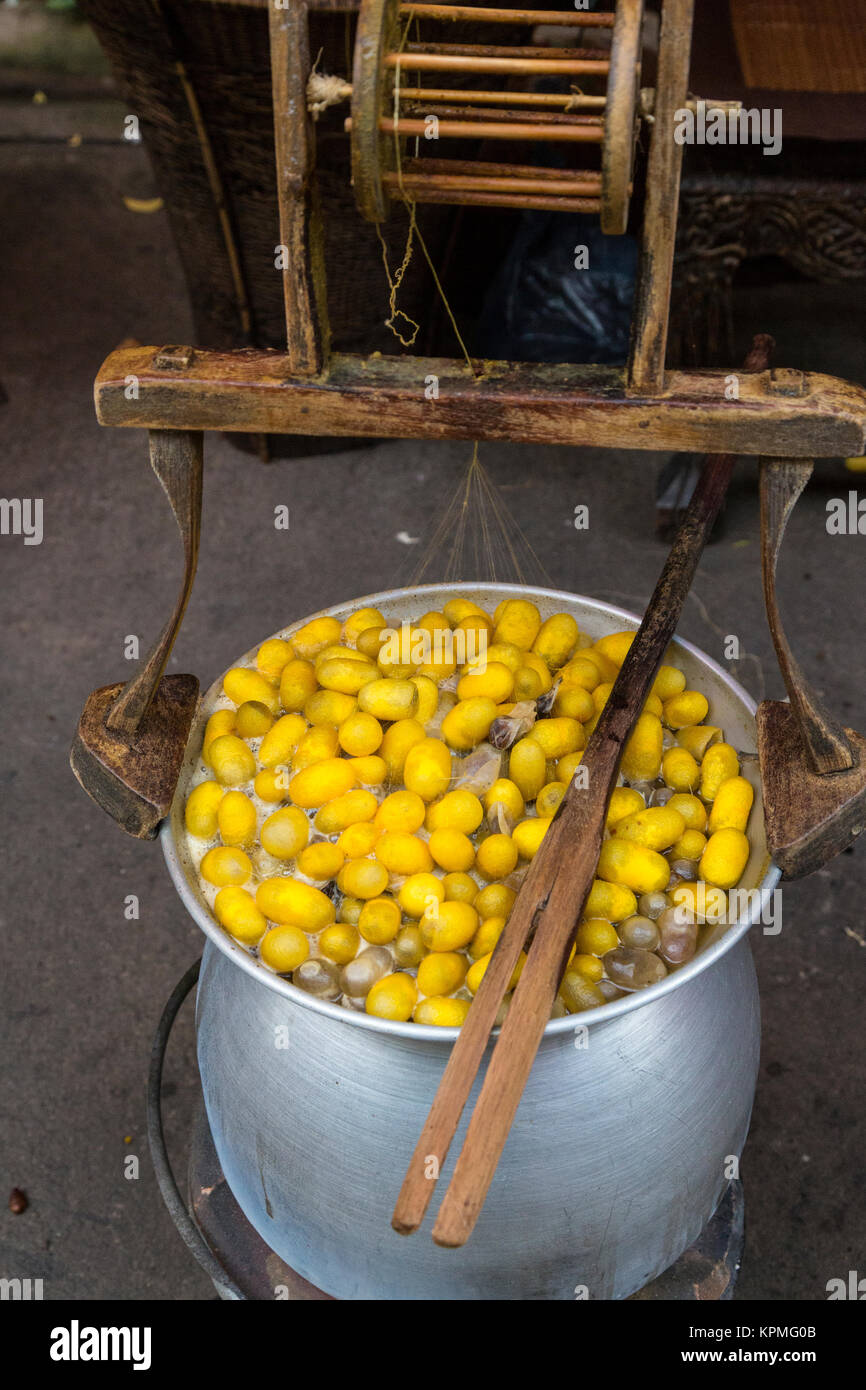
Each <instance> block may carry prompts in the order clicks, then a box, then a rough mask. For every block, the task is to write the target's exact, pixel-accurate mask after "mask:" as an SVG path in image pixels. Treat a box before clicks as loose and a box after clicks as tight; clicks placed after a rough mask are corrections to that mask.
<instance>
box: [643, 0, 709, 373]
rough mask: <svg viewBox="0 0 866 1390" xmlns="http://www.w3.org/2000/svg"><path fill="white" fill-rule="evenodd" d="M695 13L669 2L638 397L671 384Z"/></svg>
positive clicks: (653, 145) (647, 232)
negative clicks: (679, 133)
mask: <svg viewBox="0 0 866 1390" xmlns="http://www.w3.org/2000/svg"><path fill="white" fill-rule="evenodd" d="M693 11H694V0H664V4H663V6H662V19H661V30H660V33H659V58H658V75H657V77H656V89H655V98H654V117H653V125H652V136H651V140H650V152H649V160H648V162H647V172H646V187H647V193H646V203H645V206H644V217H643V232H642V237H641V250H640V258H639V261H638V274H637V286H636V289H635V300H634V310H633V322H632V345H631V358H630V362H629V384H630V387H631V389H632V390H634V391H636V392H637V393H638V394H648V393H650V392H655V391H661V390H662V388H663V385H664V380H665V352H666V349H667V338H668V318H669V316H670V300H671V279H672V275H673V264H674V242H675V241H676V234H677V209H678V205H679V196H680V173H681V170H682V162H683V147H682V145H678V144H677V143H676V141H675V140H674V118H675V113H676V112H677V110H679V109H680V108H681V107H682V106H683V105H684V104H685V101H686V98H687V96H688V85H689V62H690V58H691V48H692V15H693Z"/></svg>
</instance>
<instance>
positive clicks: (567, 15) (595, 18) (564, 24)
mask: <svg viewBox="0 0 866 1390" xmlns="http://www.w3.org/2000/svg"><path fill="white" fill-rule="evenodd" d="M400 13H401V14H405V15H414V16H415V18H416V19H454V20H460V21H468V22H472V23H474V22H477V23H479V24H524V25H526V24H555V25H557V26H559V27H561V28H572V27H574V28H581V29H612V28H613V22H614V19H615V15H613V14H589V13H584V14H580V13H574V12H572V11H570V10H498V9H488V8H486V7H483V6H479V7H477V8H476V6H475V5H424V4H421V5H414V4H405V5H401V6H400Z"/></svg>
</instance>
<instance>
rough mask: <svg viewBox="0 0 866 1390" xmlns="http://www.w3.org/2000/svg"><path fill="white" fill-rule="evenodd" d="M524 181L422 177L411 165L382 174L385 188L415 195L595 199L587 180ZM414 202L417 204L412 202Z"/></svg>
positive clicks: (594, 189) (470, 176)
mask: <svg viewBox="0 0 866 1390" xmlns="http://www.w3.org/2000/svg"><path fill="white" fill-rule="evenodd" d="M543 173H544V171H542V176H541V177H540V178H537V179H536V178H527V177H525V176H520V175H517V176H516V177H508V176H507V175H501V176H500V175H492V176H491V175H483V174H482V175H477V174H423V173H420V174H419V173H415V172H414V171H413V169H412V165H410V166H409V168H408V170H403V172H402V173H400V174H396V173H393V174H385V175H384V182H385V186H386V187H387V188H398V189H399V188H405V189H406V190H407V192H408V191H411V192H413V193H414V192H415V191H416V190H420V191H421V192H422V193H423V192H425V191H426V190H430V191H433V192H436V191H437V190H440V189H441V190H442V191H443V192H446V193H447V192H448V191H449V190H452V191H454V192H457V193H474V192H480V193H484V192H488V193H541V194H546V195H548V196H552V195H553V194H560V193H561V194H563V195H564V196H569V195H570V196H571V197H572V198H593V197H597V196H598V184H597V183H593V182H592V181H591V180H584V179H574V178H562V179H548V178H544V177H543ZM416 201H417V200H416Z"/></svg>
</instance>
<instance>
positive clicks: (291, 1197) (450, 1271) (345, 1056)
mask: <svg viewBox="0 0 866 1390" xmlns="http://www.w3.org/2000/svg"><path fill="white" fill-rule="evenodd" d="M456 593H460V594H463V595H465V596H466V597H468V598H471V599H473V600H475V601H477V602H479V603H480V604H482V605H483V606H485V607H486V608H488V609H492V608H493V607H495V605H496V604H497V603H499V602H500V601H501V600H502V599H503V598H505V597H509V596H512V595H513V596H529V597H531V598H532V599H533V600H534V602H535V603H536V604H537V605H538V607H539V609H540V610H541V613H542V615H543V616H547V615H548V614H550V613H553V612H558V611H565V612H569V613H571V614H572V615H573V616H574V617H575V618H576V620H577V622H578V624H579V626H580V629H581V632H582V633H587V634H589V636H590V637H591V638H592V639H595V638H597V637H599V636H601V635H603V634H604V633H605V632H610V631H613V630H617V629H620V630H621V629H625V628H634V627H636V626H637V625H638V622H639V620H638V618H636V617H635V616H634V615H633V614H630V613H626V612H624V611H623V610H621V609H619V608H614V607H611V606H610V605H607V604H603V603H597V602H595V601H592V600H590V599H584V598H580V597H577V596H575V595H573V594H567V593H559V592H556V591H554V590H548V589H526V588H523V587H518V586H515V585H505V584H485V585H472V584H459V585H428V586H424V587H422V588H418V589H415V590H412V591H409V592H407V591H395V592H386V593H379V594H373V595H370V596H369V597H366V598H363V599H356V600H355V601H353V602H352V603H351V604H341V605H338V606H336V607H334V608H329V609H326V610H324V611H325V612H327V613H328V614H333V615H334V616H336V617H338V618H343V617H345V616H347V615H348V614H349V613H350V612H352V611H353V610H354V609H355V608H358V607H360V606H361V605H365V606H366V605H367V604H371V605H374V606H376V607H377V608H379V609H381V610H382V612H383V613H384V614H385V616H386V617H387V618H388V619H389V621H393V622H394V623H395V624H399V622H400V621H401V619H403V618H407V619H408V618H410V617H417V615H418V614H419V613H420V612H422V611H425V610H427V609H431V608H438V607H440V606H441V604H442V603H443V602H444V601H445V600H446V598H447V597H448V596H449V595H453V594H456ZM317 616H318V615H317ZM304 621H307V620H306V619H305V620H304ZM299 625H300V624H296V625H295V626H299ZM291 631H292V629H291V628H288V629H286V630H285V631H284V632H283V633H281V634H279V635H282V636H289V635H290V633H291ZM675 649H676V660H677V662H678V664H680V665H682V667H683V669H684V670H685V671H686V674H687V677H688V680H689V684H690V685H693V686H696V687H697V688H699V689H700V690H702V691H703V692H704V693H705V694H706V695H707V697H708V699H709V701H710V714H709V720H710V722H712V723H715V724H718V725H720V726H721V727H722V728H723V729H724V730H725V734H726V737H727V738H728V739H729V740H730V741H731V742H732V743H733V744H734V745H735V747H738V748H740V749H742V750H750V749H753V748H754V741H755V730H754V718H753V716H754V709H755V707H754V703H753V702H752V700H751V699H750V697H749V696H748V695H747V693H746V692H745V691H744V690H743V689H742V688H741V687H740V686H739V685H738V684H737V683H736V682H735V681H733V680H732V679H731V678H730V676H729V675H728V674H727V673H726V672H724V671H723V670H722V669H721V668H720V667H719V666H717V665H716V664H715V663H714V662H713V661H711V660H710V659H709V658H708V657H707V656H705V655H704V654H703V653H701V652H699V651H698V650H697V649H696V648H695V647H693V646H691V645H690V644H688V643H686V642H682V641H679V640H677V641H676V643H675ZM248 659H249V660H251V659H252V653H251V654H250V656H249V658H243V659H242V664H243V661H246V660H248ZM220 689H221V686H220V683H219V682H217V683H216V684H215V685H214V686H213V687H211V690H210V691H209V692H208V694H207V695H206V696H205V698H204V700H203V702H202V708H201V710H200V713H199V716H198V718H197V720H196V723H195V725H194V727H193V729H192V732H191V735H190V743H189V750H188V755H187V758H186V761H185V764H184V768H183V771H182V773H181V777H180V782H179V785H178V791H177V795H176V798H175V802H174V806H173V808H172V812H171V815H170V817H169V818H168V820H167V821H166V822H165V824H164V826H163V829H162V844H163V849H164V852H165V856H166V860H167V863H168V867H169V872H170V874H171V876H172V879H173V880H174V883H175V886H176V887H177V889H178V892H179V893H180V896H181V898H182V900H183V902H184V904H185V906H186V907H187V909H188V911H189V912H190V913H191V915H192V916H193V917H194V919H195V920H196V922H197V923H198V924H199V926H200V927H201V929H202V931H203V932H204V933H205V935H206V936H207V938H208V941H207V944H206V947H205V953H204V962H203V967H202V973H201V980H200V983H199V990H198V1004H197V1015H196V1017H197V1038H198V1061H199V1068H200V1072H201V1079H202V1086H203V1091H204V1099H205V1104H206V1107H207V1114H208V1119H209V1122H210V1127H211V1131H212V1133H213V1138H214V1143H215V1145H216V1150H217V1153H218V1155H219V1159H220V1162H221V1164H222V1168H223V1172H224V1173H225V1176H226V1178H227V1180H228V1183H229V1186H230V1187H231V1190H232V1192H233V1193H234V1195H235V1197H236V1199H237V1201H238V1202H239V1204H240V1206H241V1208H242V1209H243V1211H244V1213H245V1214H246V1216H247V1217H248V1219H249V1220H250V1221H251V1222H252V1224H253V1225H254V1226H255V1228H256V1229H257V1230H258V1231H259V1233H260V1234H261V1236H262V1237H263V1238H264V1240H265V1241H266V1242H267V1243H268V1245H270V1246H271V1248H272V1249H274V1250H275V1251H276V1252H277V1254H278V1255H280V1256H281V1257H282V1259H283V1260H285V1261H286V1262H287V1263H288V1264H289V1265H291V1266H292V1268H294V1269H295V1270H296V1271H297V1272H298V1273H299V1274H301V1275H302V1276H303V1277H304V1278H305V1279H307V1280H309V1281H310V1282H311V1283H312V1284H314V1285H316V1286H317V1287H318V1288H320V1289H322V1290H324V1291H325V1292H327V1293H330V1294H333V1295H334V1296H336V1297H338V1298H344V1299H401V1300H403V1299H574V1298H580V1297H589V1298H593V1299H619V1298H626V1297H628V1296H629V1295H630V1294H631V1293H634V1292H635V1290H637V1289H639V1288H641V1287H642V1286H643V1285H644V1284H645V1283H647V1282H648V1281H649V1280H651V1279H653V1278H654V1277H655V1276H656V1275H658V1274H660V1273H661V1272H662V1271H663V1270H664V1269H666V1268H667V1267H668V1266H669V1265H670V1264H672V1263H673V1261H674V1260H676V1259H677V1258H678V1257H679V1255H680V1254H681V1253H682V1251H683V1250H684V1249H686V1247H687V1246H688V1245H690V1244H691V1242H692V1241H693V1240H695V1239H696V1237H697V1236H698V1234H699V1233H700V1231H701V1229H702V1228H703V1226H704V1225H705V1223H706V1222H707V1221H708V1220H709V1218H710V1217H711V1215H712V1213H713V1211H714V1210H715V1207H716V1205H717V1204H718V1201H719V1199H720V1197H721V1195H722V1193H723V1191H724V1189H725V1187H726V1185H727V1182H728V1179H729V1177H730V1175H731V1164H732V1160H733V1159H735V1158H736V1157H738V1156H739V1154H740V1152H741V1150H742V1147H743V1144H744V1143H745V1139H746V1134H747V1131H748V1126H749V1117H750V1112H751V1107H752V1098H753V1094H754V1087H755V1079H756V1075H757V1067H758V1052H759V1041H760V1012H759V1001H758V992H757V983H756V979H755V971H754V966H753V964H752V957H751V952H750V949H749V944H748V941H747V938H746V933H747V931H748V928H749V926H750V925H751V924H752V922H753V921H754V920H755V919H756V918H757V916H758V915H759V912H760V908H761V904H762V903H763V902H764V901H766V899H767V898H768V897H769V895H770V893H771V892H772V891H773V889H774V888H775V885H776V883H777V881H778V878H779V873H778V870H777V869H776V868H775V867H774V866H773V865H772V863H771V862H770V860H769V857H768V854H767V850H766V845H765V843H764V840H763V818H762V814H761V806H760V788H759V787H758V785H757V772H756V771H754V770H753V769H755V768H756V764H755V763H754V762H749V761H747V762H746V763H745V764H744V772H745V775H749V776H750V777H751V778H752V780H753V781H754V783H755V786H756V804H755V808H754V810H753V812H752V820H751V823H750V835H751V839H752V843H753V849H752V854H751V857H750V860H749V863H748V865H747V867H746V871H745V874H744V876H743V879H742V881H741V886H743V887H746V888H752V889H756V890H758V891H757V892H756V893H755V894H753V895H752V900H751V904H750V908H749V910H748V911H747V912H746V913H744V914H743V915H742V916H741V917H740V919H739V920H738V921H737V922H736V923H733V924H730V925H726V926H720V927H717V928H715V930H714V933H713V935H712V936H711V937H710V938H709V940H708V941H707V942H706V943H705V944H704V946H703V948H702V950H701V951H700V952H699V953H698V955H697V956H696V957H695V958H694V960H692V961H691V962H690V963H689V964H688V965H687V966H685V967H684V968H683V969H681V970H679V971H677V972H674V973H673V974H671V975H669V976H668V977H667V978H666V979H665V980H663V981H662V982H661V984H659V985H656V986H654V987H652V988H651V989H649V990H646V991H644V992H642V993H637V994H632V995H629V996H625V997H623V998H620V999H618V1000H616V1001H614V1002H613V1003H610V1004H608V1005H607V1006H605V1007H604V1008H600V1009H594V1010H591V1011H589V1012H586V1013H583V1014H580V1015H575V1016H571V1017H568V1018H562V1019H557V1020H554V1021H553V1022H551V1023H550V1024H549V1025H548V1027H547V1029H546V1030H545V1034H544V1038H543V1041H542V1044H541V1047H540V1049H539V1052H538V1057H537V1059H536V1062H535V1065H534V1067H533V1070H532V1074H531V1076H530V1079H529V1083H528V1085H527V1088H526V1091H525V1093H524V1095H523V1098H522V1100H521V1103H520V1107H519V1109H518V1112H517V1116H516V1119H515V1122H514V1125H513V1127H512V1130H511V1133H510V1135H509V1138H508V1141H507V1143H506V1146H505V1150H504V1152H503V1155H502V1159H501V1161H500V1163H499V1167H498V1169H497V1172H496V1176H495V1177H494V1180H493V1183H492V1186H491V1188H490V1192H489V1195H488V1198H487V1202H486V1204H485V1207H484V1209H483V1211H482V1213H481V1217H480V1219H479V1221H478V1224H477V1226H476V1229H475V1231H474V1233H473V1235H472V1237H471V1239H470V1240H469V1242H468V1243H467V1245H465V1246H464V1247H463V1248H462V1249H459V1250H445V1249H441V1248H439V1247H437V1246H436V1245H434V1244H433V1242H432V1240H431V1239H430V1235H429V1228H430V1222H431V1219H432V1217H431V1216H430V1215H428V1219H427V1222H426V1223H425V1226H424V1228H423V1229H422V1230H421V1231H420V1232H418V1233H417V1234H416V1235H414V1236H412V1237H409V1238H406V1237H402V1236H398V1235H397V1234H395V1232H394V1231H393V1230H392V1229H391V1225H390V1217H391V1211H392V1209H393V1205H394V1201H395V1198H396V1195H397V1192H398V1190H399V1187H400V1183H401V1180H402V1177H403V1173H404V1171H405V1169H406V1166H407V1163H408V1161H409V1158H410V1155H411V1153H412V1150H413V1148H414V1145H415V1142H416V1140H417V1137H418V1134H419V1132H420V1130H421V1127H422V1125H423V1122H424V1119H425V1116H426V1114H427V1111H428V1109H429V1107H430V1104H431V1101H432V1100H433V1096H434V1094H435V1091H436V1087H437V1085H438V1083H439V1079H440V1077H441V1075H442V1071H443V1068H444V1066H445V1062H446V1059H447V1056H448V1052H449V1049H450V1047H451V1046H452V1045H453V1041H454V1037H455V1035H456V1030H454V1029H445V1028H441V1029H440V1028H434V1027H422V1026H419V1025H418V1024H414V1023H394V1022H389V1021H386V1020H382V1019H378V1018H372V1017H370V1016H368V1015H367V1014H363V1013H356V1012H355V1011H353V1010H347V1009H344V1008H342V1007H340V1006H339V1005H335V1004H329V1003H325V1002H322V1001H319V1000H317V999H314V998H312V997H311V996H310V995H308V994H305V993H304V992H302V991H301V990H299V989H297V988H296V987H295V986H293V985H292V984H290V983H288V982H287V981H286V980H284V979H281V978H280V977H278V976H276V975H274V974H272V973H271V972H270V971H268V970H267V969H266V967H264V966H263V965H261V964H260V963H259V962H258V961H257V960H256V959H255V958H254V957H253V956H251V955H250V954H249V953H248V952H246V951H245V950H243V948H241V947H239V946H238V945H236V944H235V943H234V942H233V941H232V939H231V938H230V937H229V936H228V935H227V934H226V933H225V932H224V931H223V930H222V929H221V928H220V927H219V926H218V925H217V923H216V921H215V920H214V918H213V917H212V916H211V914H210V912H209V910H208V908H207V905H206V903H205V900H204V898H203V896H202V893H201V891H200V889H199V886H198V881H197V874H196V869H195V865H194V863H193V862H192V860H191V858H190V855H189V852H188V849H187V847H186V843H185V837H184V829H183V806H184V802H185V797H186V788H187V784H188V782H189V780H190V777H191V776H192V774H193V772H194V770H195V768H196V767H197V765H198V750H199V749H200V746H201V737H202V732H203V725H204V721H205V720H206V719H207V716H208V714H209V713H210V711H211V709H212V708H213V705H214V702H215V701H216V700H217V699H218V697H219V694H220ZM488 1057H489V1052H488ZM485 1066H486V1063H485ZM483 1072H484V1068H482V1072H481V1073H480V1075H479V1078H478V1080H477V1083H476V1090H475V1092H474V1093H473V1101H474V1096H475V1095H477V1089H478V1086H480V1084H481V1080H482V1079H483ZM472 1103H473V1102H470V1107H471V1104H472ZM467 1114H468V1111H467ZM465 1125H466V1116H464V1121H463V1124H462V1125H461V1129H460V1131H459V1134H458V1137H457V1140H456V1141H455V1144H454V1145H453V1146H452V1152H451V1156H450V1157H449V1160H448V1162H447V1164H446V1165H445V1167H444V1169H443V1173H442V1178H441V1179H440V1183H439V1187H440V1190H442V1191H444V1183H445V1182H447V1180H448V1177H449V1176H450V1172H451V1170H452V1167H453V1163H454V1158H455V1155H456V1153H457V1152H458V1151H459V1146H460V1144H461V1142H462V1136H463V1133H464V1132H465ZM435 1204H436V1203H435V1199H434V1203H433V1204H432V1205H433V1206H434V1207H435Z"/></svg>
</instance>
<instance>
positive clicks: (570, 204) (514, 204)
mask: <svg viewBox="0 0 866 1390" xmlns="http://www.w3.org/2000/svg"><path fill="white" fill-rule="evenodd" d="M395 191H396V190H395ZM406 192H407V193H408V194H410V196H411V199H412V202H414V203H447V204H448V206H449V207H489V208H528V209H530V210H532V211H533V212H600V211H601V199H600V198H571V197H568V198H554V197H551V196H549V195H547V196H542V195H541V194H535V193H527V194H525V195H524V194H517V193H487V192H472V191H469V190H467V191H465V192H463V191H458V190H457V189H453V190H452V189H446V188H441V189H440V188H418V189H417V190H416V189H414V188H413V189H411V190H410V189H408V188H407V190H406Z"/></svg>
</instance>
